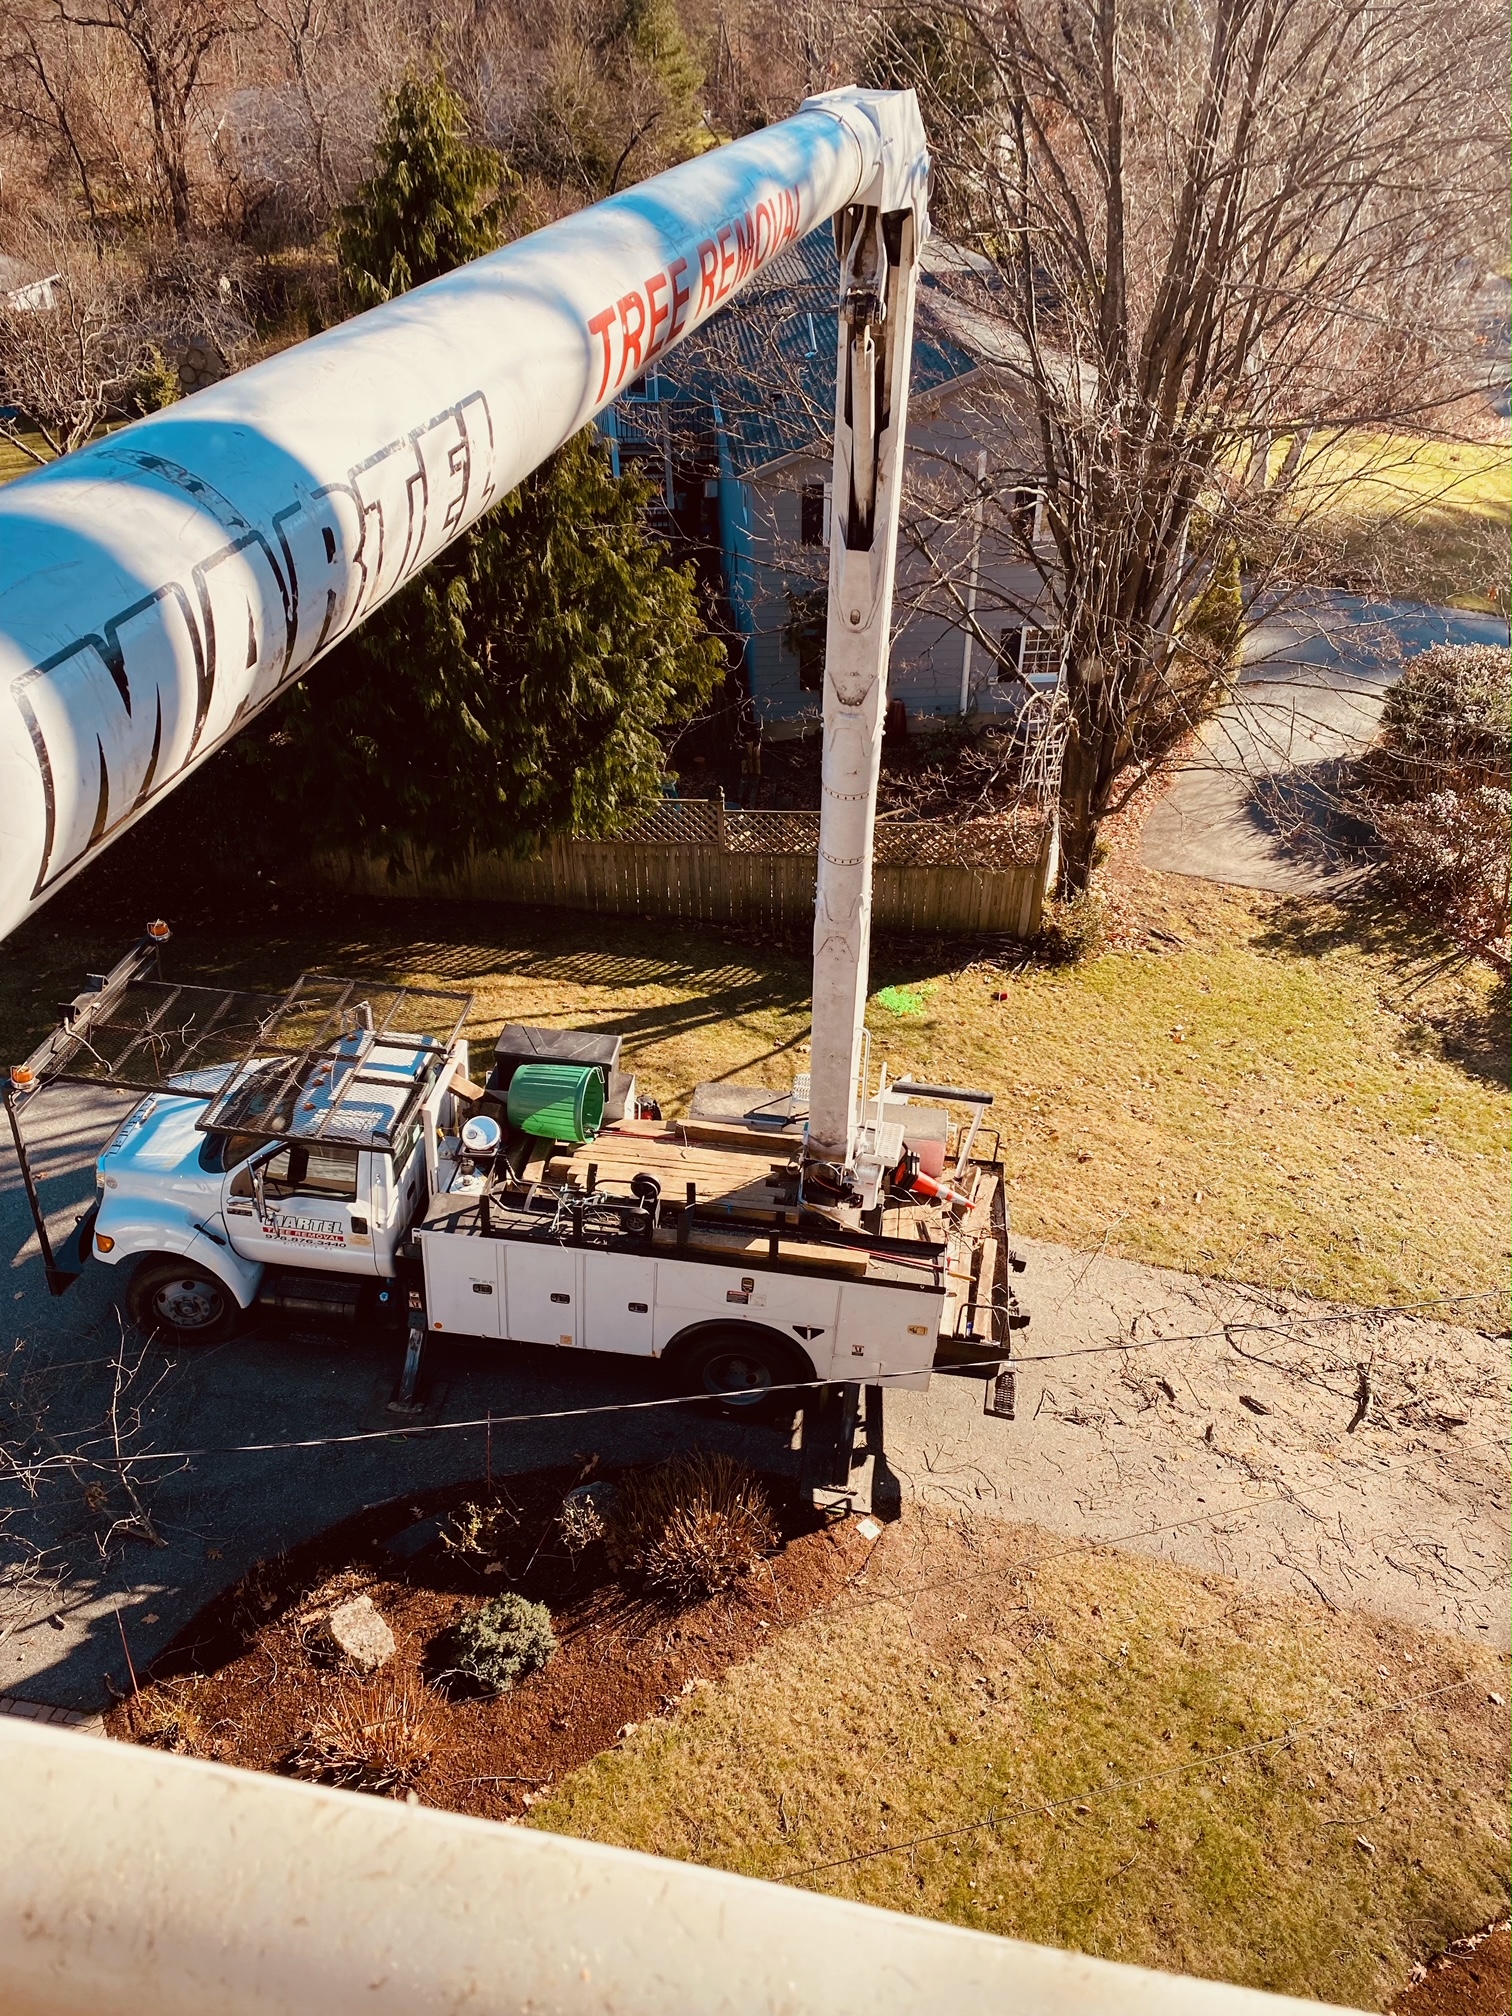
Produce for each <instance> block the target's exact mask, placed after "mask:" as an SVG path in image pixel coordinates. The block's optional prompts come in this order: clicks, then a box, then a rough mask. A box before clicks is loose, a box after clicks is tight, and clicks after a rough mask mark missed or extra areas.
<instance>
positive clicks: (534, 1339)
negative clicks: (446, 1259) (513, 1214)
mask: <svg viewBox="0 0 1512 2016" xmlns="http://www.w3.org/2000/svg"><path fill="white" fill-rule="evenodd" d="M500 1245H501V1248H502V1250H503V1252H504V1254H505V1256H506V1257H505V1262H504V1268H505V1275H506V1287H505V1291H504V1320H505V1324H506V1332H505V1334H506V1335H507V1336H508V1337H510V1338H511V1339H512V1340H513V1342H514V1343H516V1344H578V1343H580V1342H581V1341H582V1334H581V1331H580V1329H579V1326H578V1295H577V1272H578V1268H577V1261H578V1256H577V1254H576V1252H575V1251H574V1250H573V1248H572V1247H570V1246H558V1245H557V1243H556V1242H555V1240H550V1241H547V1240H542V1241H541V1242H540V1243H539V1244H537V1243H536V1242H534V1241H530V1242H527V1241H525V1240H518V1241H516V1240H513V1239H510V1240H505V1241H501V1242H500Z"/></svg>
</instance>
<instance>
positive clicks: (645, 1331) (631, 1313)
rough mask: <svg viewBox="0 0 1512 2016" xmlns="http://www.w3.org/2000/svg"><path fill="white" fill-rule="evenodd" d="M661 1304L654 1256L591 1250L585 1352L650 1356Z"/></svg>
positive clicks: (584, 1319) (586, 1266) (586, 1280)
mask: <svg viewBox="0 0 1512 2016" xmlns="http://www.w3.org/2000/svg"><path fill="white" fill-rule="evenodd" d="M655 1300H656V1262H655V1260H653V1259H652V1258H651V1256H650V1254H649V1253H647V1254H644V1255H642V1254H638V1253H594V1252H585V1253H584V1255H583V1307H582V1311H581V1327H580V1329H579V1333H578V1334H579V1336H580V1338H581V1340H582V1343H583V1347H584V1349H585V1350H588V1351H623V1352H626V1353H629V1354H632V1355H633V1356H635V1357H637V1358H649V1357H650V1356H651V1347H652V1341H653V1339H652V1325H653V1322H654V1320H655V1318H654V1316H653V1313H652V1312H653V1308H654V1305H655Z"/></svg>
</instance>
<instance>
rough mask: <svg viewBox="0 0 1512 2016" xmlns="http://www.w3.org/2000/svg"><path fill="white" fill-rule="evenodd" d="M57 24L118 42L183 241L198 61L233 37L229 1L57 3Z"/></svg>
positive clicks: (58, 0) (200, 70) (202, 61)
mask: <svg viewBox="0 0 1512 2016" xmlns="http://www.w3.org/2000/svg"><path fill="white" fill-rule="evenodd" d="M56 4H57V8H58V15H59V18H60V20H62V21H65V22H67V23H68V24H69V25H70V26H71V27H75V28H93V29H97V30H100V31H102V32H104V33H108V34H111V35H114V36H117V37H119V39H120V40H121V42H122V43H124V45H125V46H126V48H127V49H128V50H129V51H130V53H131V56H132V58H133V60H134V62H135V64H136V67H137V69H138V71H139V72H140V75H141V80H142V88H143V89H144V91H145V92H146V94H147V103H148V106H149V107H150V109H151V115H152V142H153V154H154V157H155V159H156V163H157V170H158V175H159V177H160V179H161V181H162V185H163V190H164V193H165V194H166V196H167V199H168V208H169V212H170V214H171V216H172V219H173V228H174V230H175V231H176V232H177V233H178V235H179V236H180V237H181V238H187V237H188V235H189V224H190V200H189V199H190V180H189V128H190V114H191V110H192V107H193V103H194V98H195V94H196V92H197V90H198V88H199V84H200V79H201V75H202V73H203V70H204V65H205V58H206V57H207V56H208V55H209V54H210V52H211V50H212V49H214V48H215V46H216V44H217V43H219V42H223V41H224V40H225V39H226V37H227V36H229V35H232V34H235V33H236V32H237V29H238V26H239V24H238V22H237V20H236V17H235V15H234V14H233V13H232V10H231V5H230V4H229V0H93V4H91V0H77V4H74V0H56Z"/></svg>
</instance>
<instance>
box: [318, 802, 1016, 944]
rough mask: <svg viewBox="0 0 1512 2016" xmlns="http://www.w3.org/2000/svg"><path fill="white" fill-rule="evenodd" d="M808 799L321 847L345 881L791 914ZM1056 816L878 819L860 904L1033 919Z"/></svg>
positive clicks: (692, 805) (719, 915)
mask: <svg viewBox="0 0 1512 2016" xmlns="http://www.w3.org/2000/svg"><path fill="white" fill-rule="evenodd" d="M818 847H819V814H818V813H817V812H742V811H737V810H735V809H734V808H733V807H727V806H726V805H725V804H724V803H723V802H722V801H720V800H718V799H699V798H695V799H686V798H684V799H668V800H666V801H665V802H664V803H662V804H660V805H658V806H656V807H655V808H654V809H653V810H652V811H651V812H650V813H649V814H648V815H647V816H646V817H645V818H644V819H642V820H640V821H638V822H637V824H636V825H635V826H634V827H633V828H632V829H631V830H630V831H628V832H626V833H624V834H622V835H621V836H620V837H619V838H618V839H614V840H553V841H552V842H550V844H549V845H548V846H547V847H545V848H544V849H543V850H542V851H541V853H539V854H537V855H536V856H534V857H533V858H531V859H527V860H517V859H514V858H512V857H510V856H508V855H503V854H478V855H474V856H472V857H471V858H470V859H469V860H467V861H466V862H464V863H463V865H462V866H461V867H460V868H458V869H454V870H441V869H436V868H430V867H426V866H424V865H422V864H420V863H418V862H415V861H411V862H408V863H406V864H405V865H404V866H403V867H402V868H401V869H400V871H399V872H398V873H397V874H394V873H391V872H390V869H389V867H388V865H387V864H386V863H385V862H382V861H376V862H375V861H368V860H365V859H363V858H361V857H359V856H355V855H349V854H344V855H326V856H323V857H322V858H321V859H320V860H319V861H318V862H317V863H316V872H317V874H318V875H319V877H320V879H321V880H322V881H325V882H327V883H330V884H334V885H335V886H336V887H338V888H340V889H343V890H347V891H349V892H351V893H352V894H354V895H357V894H361V895H371V896H433V897H449V898H455V899H458V900H465V901H493V902H508V903H540V904H546V905H552V906H556V907H559V908H562V909H567V910H593V911H602V912H606V913H609V914H615V915H621V916H646V917H678V918H682V919H684V920H686V921H687V922H689V923H718V924H783V925H791V924H803V923H806V922H807V921H808V920H809V919H810V918H812V916H813V911H814V880H815V873H816V865H817V860H818ZM1055 855H1056V835H1055V828H1054V824H1053V822H1052V821H1051V820H1049V819H1047V818H1045V817H1044V816H1043V815H1042V814H1040V813H1039V812H1037V811H1027V812H1019V813H1005V814H1000V815H997V816H995V817H993V818H989V819H971V820H950V819H920V820H910V821H902V820H899V821H882V822H880V823H879V824H878V827H877V844H876V857H875V871H874V875H873V888H872V918H873V923H874V926H875V928H876V929H878V930H880V931H901V932H912V931H950V932H1004V933H1007V934H1009V935H1011V936H1015V937H1020V938H1029V937H1032V936H1033V935H1034V933H1035V932H1036V931H1037V930H1038V929H1039V925H1040V915H1041V908H1042V905H1043V902H1044V896H1045V890H1046V886H1047V884H1048V883H1049V881H1050V878H1051V877H1052V876H1053V874H1054V872H1055Z"/></svg>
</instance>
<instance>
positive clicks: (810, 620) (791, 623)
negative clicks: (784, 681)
mask: <svg viewBox="0 0 1512 2016" xmlns="http://www.w3.org/2000/svg"><path fill="white" fill-rule="evenodd" d="M828 612H829V596H828V595H827V594H826V593H825V591H824V590H823V589H822V588H814V589H810V590H809V591H808V593H807V594H801V595H795V594H794V593H793V591H792V590H791V589H789V590H788V620H787V623H786V626H785V627H784V629H783V633H782V641H783V643H784V644H785V645H786V646H787V648H788V650H789V651H790V652H791V653H792V654H793V656H794V657H795V658H796V659H797V660H798V684H799V685H800V686H801V687H802V688H803V691H804V692H805V693H822V692H823V691H824V636H825V625H826V621H827V618H828Z"/></svg>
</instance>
